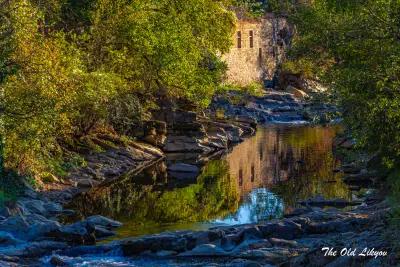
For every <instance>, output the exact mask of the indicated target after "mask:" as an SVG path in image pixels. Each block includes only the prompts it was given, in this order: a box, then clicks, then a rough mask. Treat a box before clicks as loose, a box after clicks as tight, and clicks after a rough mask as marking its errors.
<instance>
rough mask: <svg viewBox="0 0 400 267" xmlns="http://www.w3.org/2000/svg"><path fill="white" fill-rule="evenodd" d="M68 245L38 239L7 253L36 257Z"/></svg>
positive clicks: (16, 255)
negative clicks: (38, 240)
mask: <svg viewBox="0 0 400 267" xmlns="http://www.w3.org/2000/svg"><path fill="white" fill-rule="evenodd" d="M67 247H68V245H67V244H66V243H63V242H54V241H46V240H45V241H40V242H31V243H26V245H25V246H20V247H18V248H16V249H13V250H9V251H8V252H7V255H9V256H15V257H24V258H37V257H41V256H43V255H45V254H50V253H51V252H53V251H58V250H63V249H66V248H67Z"/></svg>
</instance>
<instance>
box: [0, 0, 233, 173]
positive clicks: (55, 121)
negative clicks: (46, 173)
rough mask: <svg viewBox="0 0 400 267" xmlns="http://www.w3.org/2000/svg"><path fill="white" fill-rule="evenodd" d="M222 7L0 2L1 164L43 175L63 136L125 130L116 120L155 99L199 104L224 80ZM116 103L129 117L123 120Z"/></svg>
mask: <svg viewBox="0 0 400 267" xmlns="http://www.w3.org/2000/svg"><path fill="white" fill-rule="evenodd" d="M227 4H228V1H213V0H194V1H175V0H157V1H156V0H150V1H143V0H133V1H132V0H112V1H111V0H85V1H76V0H44V1H43V0H41V1H37V0H15V1H7V0H1V1H0V37H1V39H0V88H1V94H2V99H1V106H0V112H1V116H2V117H1V119H2V122H3V126H4V127H3V137H4V139H5V152H4V153H5V162H6V165H7V167H10V168H16V169H18V170H19V171H20V172H22V173H29V172H33V173H35V172H41V171H43V170H44V169H45V168H48V164H46V162H47V161H48V160H49V159H50V158H54V157H55V156H56V155H59V154H61V153H62V147H61V146H60V144H62V143H65V142H67V140H68V139H71V138H80V137H82V136H85V135H87V134H88V133H89V132H90V131H91V130H93V129H94V128H96V127H99V126H103V127H114V129H115V130H118V131H121V133H124V132H125V129H124V127H128V126H131V124H129V125H123V123H122V124H121V122H123V121H126V120H123V119H121V118H120V116H131V117H129V120H131V122H132V121H134V120H137V121H140V120H141V119H142V113H143V112H145V111H146V109H147V108H149V107H156V105H157V104H158V103H159V102H158V100H159V99H161V98H184V99H187V100H189V101H192V102H195V103H196V104H197V105H198V106H199V107H204V106H207V104H208V102H209V101H210V99H211V96H212V94H213V92H214V90H215V89H216V87H217V86H218V84H219V83H220V81H221V80H222V77H223V75H224V71H225V68H226V67H225V64H224V63H223V62H222V61H221V60H220V55H221V54H223V53H225V52H227V51H228V49H229V48H230V45H231V36H232V34H233V30H234V25H235V16H234V14H233V13H231V12H229V11H228V10H227V8H226V5H227ZM210 25H212V26H210ZM116 103H118V105H117V104H116ZM117 106H118V107H126V109H127V111H129V112H125V114H122V115H121V111H120V110H119V111H118V110H117V111H116V110H115V109H116V107H117ZM122 113H123V112H122Z"/></svg>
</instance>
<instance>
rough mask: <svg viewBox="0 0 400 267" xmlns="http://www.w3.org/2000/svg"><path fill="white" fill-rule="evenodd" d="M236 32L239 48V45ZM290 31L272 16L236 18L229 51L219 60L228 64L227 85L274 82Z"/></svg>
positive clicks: (284, 20) (282, 22)
mask: <svg viewBox="0 0 400 267" xmlns="http://www.w3.org/2000/svg"><path fill="white" fill-rule="evenodd" d="M239 32H240V36H241V47H239V46H238V33H239ZM250 32H252V33H253V47H251V46H250V38H251V37H250V35H251V33H250ZM291 32H292V31H291V28H290V26H289V24H288V23H287V20H286V19H285V18H283V17H277V16H275V15H273V14H267V15H265V16H264V17H263V18H261V19H257V20H256V19H248V18H238V22H237V30H236V32H235V34H234V36H233V37H232V41H233V46H232V49H231V50H230V52H229V53H227V54H225V55H223V57H222V58H223V60H224V61H225V62H226V63H227V65H228V72H227V83H233V84H238V85H242V86H244V85H248V84H251V83H253V82H262V81H264V80H273V79H274V77H275V73H276V70H277V66H278V65H279V64H280V62H282V60H283V59H284V57H285V50H286V47H287V46H289V45H290V39H291Z"/></svg>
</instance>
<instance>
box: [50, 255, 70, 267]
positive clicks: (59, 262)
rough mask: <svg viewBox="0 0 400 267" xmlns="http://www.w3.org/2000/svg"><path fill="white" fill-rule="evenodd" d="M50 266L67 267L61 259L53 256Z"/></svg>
mask: <svg viewBox="0 0 400 267" xmlns="http://www.w3.org/2000/svg"><path fill="white" fill-rule="evenodd" d="M49 262H50V264H52V265H54V266H57V267H58V266H68V265H69V264H68V263H66V262H65V261H64V260H63V259H62V258H61V257H59V256H53V257H51V259H50V261H49Z"/></svg>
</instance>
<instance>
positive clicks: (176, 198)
mask: <svg viewBox="0 0 400 267" xmlns="http://www.w3.org/2000/svg"><path fill="white" fill-rule="evenodd" d="M338 131H340V127H339V126H332V125H331V126H305V125H302V126H287V125H286V126H285V125H266V126H263V127H259V128H258V130H257V132H256V134H255V135H254V136H252V137H250V138H248V139H246V140H245V141H244V142H242V143H240V144H238V145H236V146H234V147H233V148H231V149H230V150H229V151H228V152H227V153H226V154H225V155H223V156H221V157H218V158H214V159H211V160H209V161H207V162H206V163H204V162H201V163H199V162H196V160H194V157H191V156H190V155H186V159H185V157H182V155H173V154H171V155H168V156H167V158H166V159H165V160H162V161H159V162H157V163H155V164H153V165H152V166H150V167H148V168H146V169H144V170H143V171H141V172H140V173H136V174H128V175H126V176H124V177H122V178H121V179H119V180H117V181H114V182H112V183H108V184H106V185H103V186H100V187H97V188H94V189H92V190H90V191H89V192H86V193H83V194H81V195H79V196H78V197H76V198H75V200H74V201H73V202H72V203H70V205H69V208H72V209H74V210H77V211H78V217H79V218H76V217H74V218H73V219H74V220H76V219H80V218H84V217H87V216H90V215H95V214H101V215H104V216H107V217H110V218H113V219H116V220H118V221H121V222H122V223H123V224H124V226H123V227H121V228H120V229H118V230H117V235H116V236H114V237H112V239H108V240H106V241H110V240H114V239H121V238H125V237H138V236H142V235H147V234H154V233H160V232H164V231H176V230H203V229H208V228H210V227H215V226H229V225H230V226H235V225H241V224H250V223H260V222H265V221H268V220H271V219H274V218H281V217H283V215H284V214H287V213H290V212H291V211H292V210H293V209H294V208H296V207H298V206H299V205H298V203H297V202H298V201H301V200H304V199H307V198H309V197H314V196H317V195H321V196H323V197H325V198H327V199H332V198H344V199H348V200H351V197H352V195H351V192H350V191H349V189H348V187H347V186H346V185H345V184H344V183H343V182H342V173H339V172H335V171H334V170H335V169H337V168H339V167H340V161H339V160H338V159H336V158H335V157H334V155H333V153H332V142H333V139H334V137H335V136H336V134H337V133H338ZM177 162H179V163H181V162H184V163H188V164H197V166H198V167H199V168H200V171H199V173H177V172H171V171H169V170H168V166H170V165H172V164H175V163H177Z"/></svg>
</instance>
